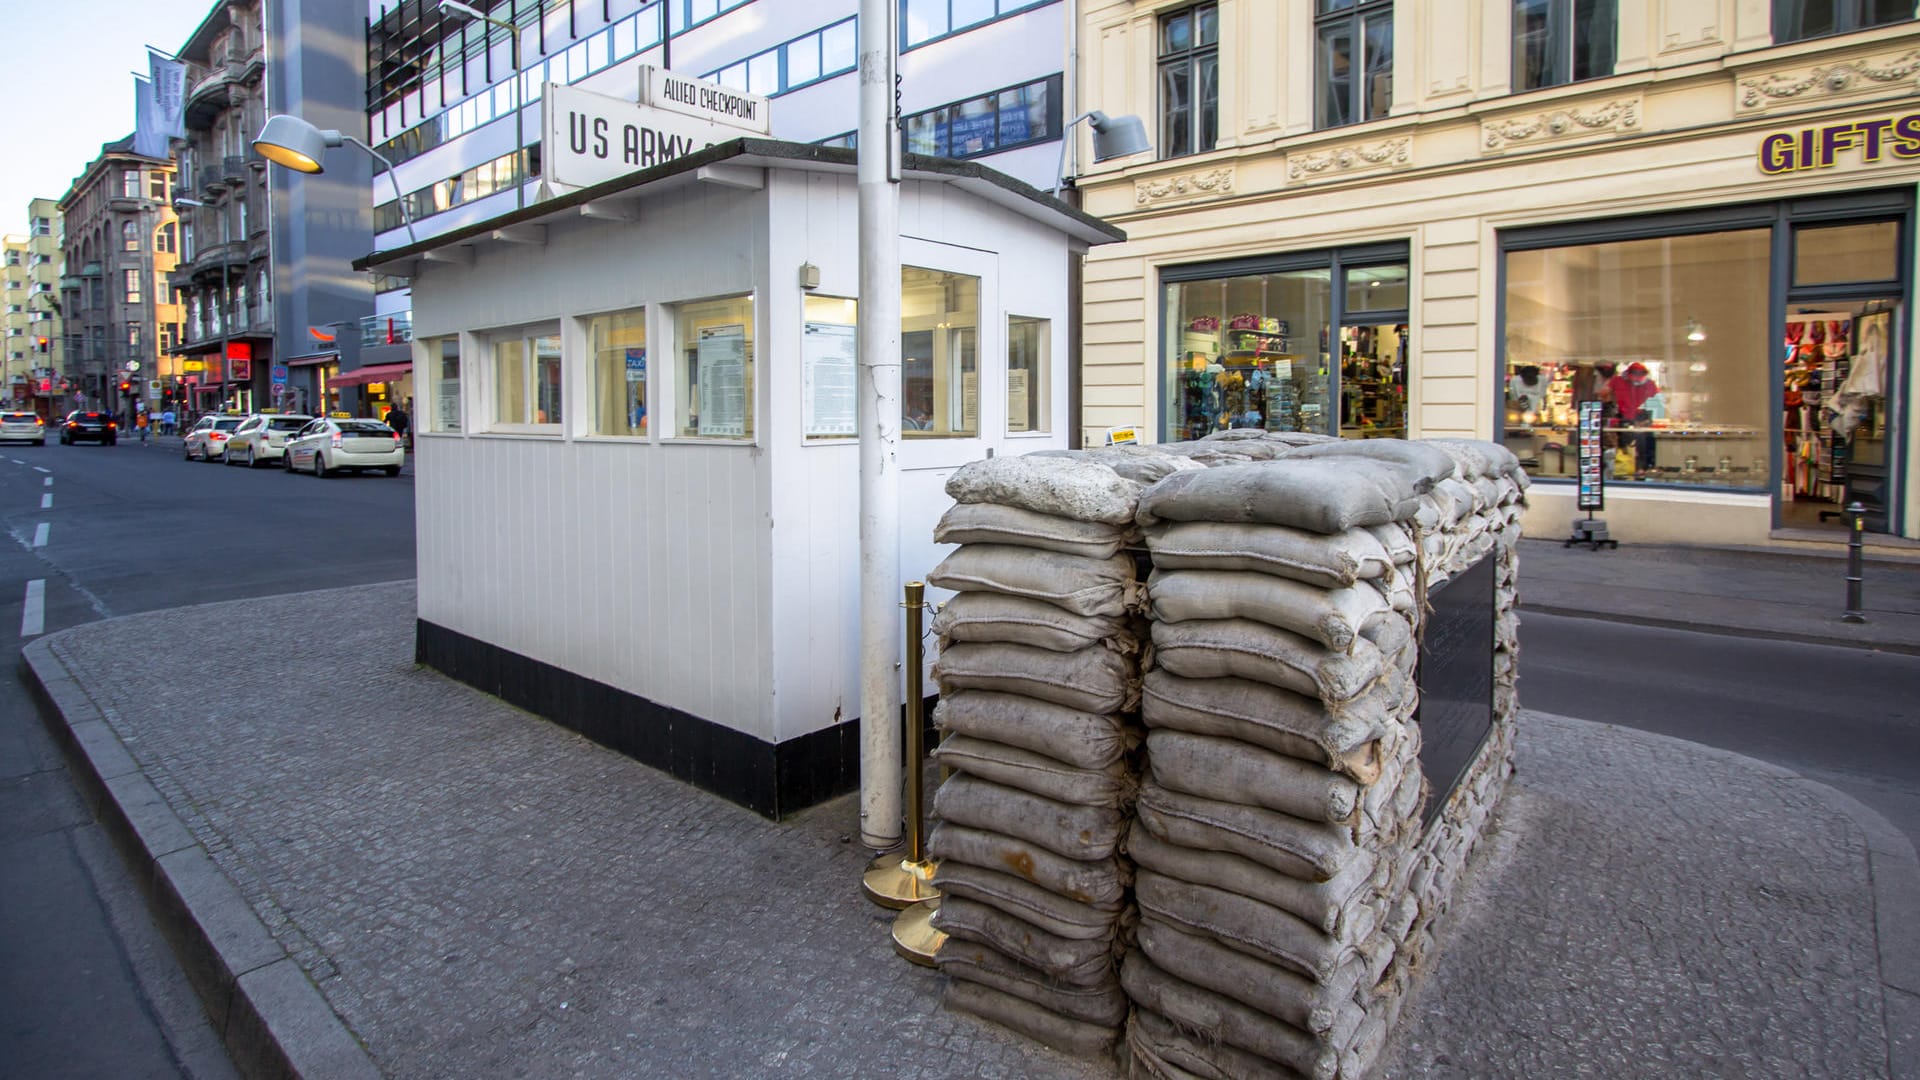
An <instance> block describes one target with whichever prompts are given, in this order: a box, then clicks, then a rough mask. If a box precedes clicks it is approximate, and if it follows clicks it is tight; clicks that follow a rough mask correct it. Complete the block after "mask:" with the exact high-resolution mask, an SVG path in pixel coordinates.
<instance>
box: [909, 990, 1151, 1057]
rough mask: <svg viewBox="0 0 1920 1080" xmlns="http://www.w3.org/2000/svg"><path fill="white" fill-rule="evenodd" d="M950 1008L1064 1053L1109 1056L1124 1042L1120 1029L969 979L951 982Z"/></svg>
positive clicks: (948, 995)
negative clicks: (1035, 1004)
mask: <svg viewBox="0 0 1920 1080" xmlns="http://www.w3.org/2000/svg"><path fill="white" fill-rule="evenodd" d="M946 1002H947V1008H949V1009H952V1010H954V1011H955V1012H963V1013H966V1014H967V1015H969V1016H977V1017H979V1018H980V1019H982V1020H987V1021H990V1022H992V1023H995V1024H999V1025H1000V1026H1001V1027H1004V1028H1008V1029H1010V1030H1012V1031H1014V1032H1017V1033H1019V1034H1021V1035H1025V1036H1026V1037H1027V1038H1029V1039H1032V1040H1033V1041H1034V1042H1037V1043H1040V1044H1041V1045H1043V1046H1050V1047H1052V1048H1054V1049H1055V1050H1058V1051H1060V1052H1061V1053H1063V1054H1074V1055H1076V1056H1082V1057H1105V1056H1106V1055H1107V1054H1110V1053H1112V1052H1113V1044H1114V1043H1116V1042H1118V1041H1119V1039H1120V1029H1119V1028H1117V1027H1103V1026H1101V1025H1099V1024H1089V1023H1086V1022H1084V1021H1081V1020H1075V1019H1072V1018H1071V1017H1066V1016H1061V1015H1060V1014H1059V1013H1055V1012H1049V1011H1047V1010H1045V1009H1036V1008H1034V1007H1033V1005H1032V1004H1030V1003H1029V1002H1028V1001H1027V1000H1026V999H1025V998H1019V997H1015V996H1013V995H1012V994H1009V993H1006V992H1005V991H1002V990H996V989H994V988H993V987H991V986H984V985H982V984H980V983H977V982H970V981H968V980H965V979H950V980H948V981H947V996H946Z"/></svg>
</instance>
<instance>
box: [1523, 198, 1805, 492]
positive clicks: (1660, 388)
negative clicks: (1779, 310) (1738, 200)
mask: <svg viewBox="0 0 1920 1080" xmlns="http://www.w3.org/2000/svg"><path fill="white" fill-rule="evenodd" d="M1771 236H1772V231H1771V230H1770V229H1765V228H1758V229H1743V230H1738V231H1731V232H1715V233H1698V234H1694V235H1686V236H1671V237H1657V238H1652V239H1645V240H1622V241H1614V242H1608V243H1597V244H1577V245H1569V246H1564V247H1547V248H1540V249H1534V250H1522V251H1510V252H1508V253H1507V256H1506V328H1505V336H1506V370H1505V372H1504V380H1503V389H1504V391H1505V393H1504V398H1505V409H1504V418H1503V428H1504V431H1505V440H1506V445H1507V447H1508V448H1509V449H1511V450H1512V451H1513V452H1514V453H1515V454H1516V455H1518V456H1519V458H1520V459H1521V463H1522V464H1524V465H1526V467H1527V469H1528V471H1529V472H1530V473H1532V474H1533V475H1534V476H1536V477H1540V478H1543V479H1565V480H1571V479H1573V478H1574V477H1575V476H1577V475H1578V472H1579V467H1580V465H1579V438H1578V435H1579V433H1578V422H1579V411H1580V405H1581V404H1582V403H1583V402H1589V401H1597V402H1599V403H1600V408H1601V414H1602V417H1603V427H1602V436H1601V440H1602V441H1601V455H1600V462H1599V465H1600V468H1601V470H1602V472H1603V473H1604V475H1605V476H1606V478H1607V482H1608V483H1610V484H1621V483H1635V484H1647V483H1657V484H1687V485H1701V486H1711V487H1719V488H1747V489H1764V488H1766V487H1767V485H1768V483H1769V475H1770V473H1769V469H1770V454H1771V452H1772V435H1771V431H1772V421H1771V406H1770V405H1769V382H1768V380H1769V365H1770V364H1771V363H1772V362H1773V361H1772V358H1773V356H1774V355H1775V348H1774V344H1773V343H1771V342H1770V340H1769V339H1770V338H1772V335H1771V334H1769V333H1768V332H1767V325H1766V320H1765V318H1764V317H1762V315H1761V314H1758V313H1764V312H1766V311H1767V309H1768V267H1769V265H1770V258H1769V253H1770V249H1771Z"/></svg>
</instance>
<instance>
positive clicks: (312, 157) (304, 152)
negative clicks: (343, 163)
mask: <svg viewBox="0 0 1920 1080" xmlns="http://www.w3.org/2000/svg"><path fill="white" fill-rule="evenodd" d="M348 144H351V145H353V146H357V147H359V148H360V149H362V150H365V151H366V152H367V153H368V154H369V155H370V156H371V157H372V158H373V160H375V161H377V162H379V163H380V164H381V165H384V166H386V170H387V182H388V183H390V184H392V185H393V197H394V201H395V202H397V203H398V204H399V206H400V220H401V221H402V222H404V223H406V226H407V242H408V243H418V242H419V240H420V238H419V237H417V236H415V235H414V234H413V215H412V214H411V213H409V212H408V211H407V200H406V197H405V196H403V195H401V194H400V181H399V180H396V179H395V178H394V175H393V162H391V161H388V160H387V159H386V158H384V157H382V156H381V155H380V151H378V150H375V149H374V148H373V147H371V146H368V145H367V144H366V143H363V142H361V141H360V140H359V139H356V138H354V137H353V136H351V135H343V134H341V133H340V132H338V131H333V130H331V129H328V130H322V129H320V128H317V127H314V126H313V125H312V124H309V123H307V122H306V121H305V120H302V119H300V118H299V117H297V116H288V115H287V114H286V113H275V114H274V115H272V116H269V117H267V123H266V126H265V127H262V128H261V129H260V134H259V135H258V136H256V137H255V138H254V140H253V149H254V151H255V152H257V153H258V154H259V155H260V156H261V157H263V158H266V159H267V160H268V161H271V162H273V163H275V164H276V165H284V166H286V167H287V168H289V169H292V170H293V171H294V172H303V173H310V174H311V173H322V172H325V171H326V169H325V168H324V167H323V166H322V165H321V164H320V159H321V158H323V157H325V156H326V153H327V150H328V149H330V148H332V147H335V146H345V145H348Z"/></svg>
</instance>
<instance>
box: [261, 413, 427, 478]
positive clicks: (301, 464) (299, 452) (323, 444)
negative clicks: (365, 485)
mask: <svg viewBox="0 0 1920 1080" xmlns="http://www.w3.org/2000/svg"><path fill="white" fill-rule="evenodd" d="M406 461H407V450H406V445H405V444H404V443H402V442H401V441H400V436H399V434H398V433H396V432H395V431H394V430H393V429H392V428H390V427H388V426H387V425H385V424H383V423H381V422H380V421H378V420H361V419H356V418H354V417H350V416H329V417H326V418H325V419H322V420H315V421H312V422H311V423H309V424H307V426H306V427H304V428H301V429H300V433H299V434H298V435H296V436H295V437H293V438H291V439H288V440H287V472H288V473H289V474H291V473H293V472H295V471H296V470H300V469H306V470H309V471H311V472H312V473H313V475H315V476H317V477H319V478H321V479H322V480H324V479H326V478H327V477H329V476H338V475H339V474H341V473H343V472H347V471H348V470H355V469H358V470H369V469H378V470H380V471H381V472H384V473H386V474H387V475H388V476H399V475H400V466H402V465H404V464H406Z"/></svg>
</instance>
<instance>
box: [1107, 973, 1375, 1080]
mask: <svg viewBox="0 0 1920 1080" xmlns="http://www.w3.org/2000/svg"><path fill="white" fill-rule="evenodd" d="M1120 982H1121V985H1123V986H1125V987H1126V988H1127V996H1128V997H1130V998H1132V999H1133V1001H1134V1003H1135V1004H1136V1005H1138V1006H1142V1007H1144V1008H1146V1009H1149V1010H1151V1011H1153V1012H1156V1013H1159V1014H1160V1015H1162V1016H1165V1017H1166V1018H1167V1019H1169V1020H1172V1021H1173V1022H1174V1023H1176V1024H1179V1025H1181V1026H1182V1027H1183V1028H1185V1029H1187V1030H1190V1031H1204V1032H1208V1033H1209V1034H1211V1035H1213V1036H1214V1037H1215V1038H1217V1039H1219V1040H1220V1041H1221V1042H1224V1043H1227V1044H1229V1045H1232V1046H1237V1047H1239V1048H1241V1049H1242V1050H1249V1051H1252V1052H1253V1053H1255V1054H1258V1055H1260V1056H1261V1057H1265V1058H1271V1059H1272V1060H1274V1061H1277V1062H1279V1063H1280V1064H1282V1065H1285V1066H1287V1067H1288V1068H1291V1069H1295V1070H1298V1071H1299V1072H1300V1073H1302V1074H1304V1075H1306V1076H1308V1077H1311V1078H1312V1080H1333V1077H1334V1075H1335V1071H1336V1070H1337V1069H1338V1068H1339V1066H1340V1062H1339V1057H1338V1055H1337V1053H1336V1052H1335V1051H1334V1049H1333V1048H1332V1047H1330V1046H1328V1045H1327V1044H1326V1043H1325V1042H1323V1041H1322V1040H1320V1039H1316V1038H1314V1037H1313V1036H1312V1035H1309V1034H1307V1033H1306V1032H1304V1031H1301V1030H1300V1029H1299V1028H1296V1027H1294V1026H1292V1025H1291V1024H1284V1023H1281V1022H1280V1021H1278V1020H1275V1019H1274V1018H1273V1017H1271V1016H1268V1015H1266V1014H1265V1013H1262V1012H1260V1011H1259V1010H1257V1009H1251V1008H1248V1007H1247V1006H1245V1005H1242V1004H1240V1003H1239V1002H1237V1001H1234V1000H1233V999H1231V998H1228V997H1224V996H1222V995H1220V994H1216V993H1214V992H1213V991H1211V990H1206V989H1203V988H1201V987H1198V986H1195V985H1193V984H1192V983H1190V982H1187V981H1186V980H1185V979H1179V978H1175V977H1174V976H1172V975H1169V974H1167V973H1166V972H1165V971H1162V970H1160V968H1159V967H1157V966H1156V965H1155V964H1154V963H1153V961H1151V960H1148V959H1147V958H1146V956H1145V955H1143V954H1142V953H1140V952H1139V951H1138V950H1135V951H1132V952H1129V953H1128V954H1127V958H1126V962H1125V963H1123V964H1122V965H1121V966H1120Z"/></svg>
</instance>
